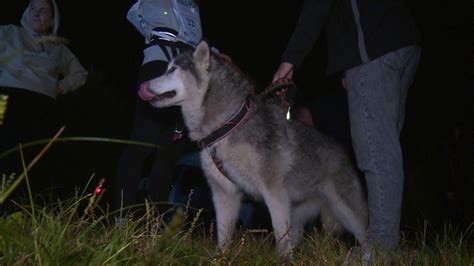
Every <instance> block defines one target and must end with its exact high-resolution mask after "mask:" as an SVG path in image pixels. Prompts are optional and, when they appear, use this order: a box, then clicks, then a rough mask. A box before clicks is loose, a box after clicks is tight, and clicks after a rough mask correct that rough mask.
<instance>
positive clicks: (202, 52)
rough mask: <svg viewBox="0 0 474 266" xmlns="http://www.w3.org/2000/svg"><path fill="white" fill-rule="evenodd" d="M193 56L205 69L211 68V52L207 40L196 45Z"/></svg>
mask: <svg viewBox="0 0 474 266" xmlns="http://www.w3.org/2000/svg"><path fill="white" fill-rule="evenodd" d="M193 56H194V60H196V62H198V63H199V64H200V65H201V66H202V67H203V68H204V69H206V70H208V69H209V66H210V56H211V52H210V50H209V45H208V44H207V42H205V41H201V42H200V43H199V44H198V46H197V47H196V50H195V51H194V54H193Z"/></svg>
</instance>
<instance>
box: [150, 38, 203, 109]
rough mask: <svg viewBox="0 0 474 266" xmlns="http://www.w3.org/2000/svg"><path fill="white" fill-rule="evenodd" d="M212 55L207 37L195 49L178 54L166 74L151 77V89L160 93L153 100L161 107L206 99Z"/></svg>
mask: <svg viewBox="0 0 474 266" xmlns="http://www.w3.org/2000/svg"><path fill="white" fill-rule="evenodd" d="M210 56H211V52H210V49H209V45H208V44H207V43H206V42H204V41H203V42H201V43H199V45H198V46H197V48H196V50H195V51H194V52H185V53H182V54H180V55H178V56H176V57H175V58H174V59H173V60H172V61H171V62H170V63H169V65H168V69H167V70H166V72H165V73H164V74H163V75H162V76H160V77H158V78H155V79H153V80H151V81H150V84H149V90H150V91H151V92H153V93H154V94H155V95H156V96H155V97H154V98H153V99H152V100H151V101H150V102H151V104H152V105H153V106H155V107H158V108H161V107H168V106H173V105H179V106H181V105H183V104H186V102H189V101H196V100H198V99H202V97H203V96H204V94H205V88H207V85H208V82H209V75H208V70H209V67H210Z"/></svg>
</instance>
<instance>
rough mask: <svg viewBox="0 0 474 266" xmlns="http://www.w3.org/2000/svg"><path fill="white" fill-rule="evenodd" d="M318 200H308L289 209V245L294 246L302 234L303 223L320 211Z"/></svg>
mask: <svg viewBox="0 0 474 266" xmlns="http://www.w3.org/2000/svg"><path fill="white" fill-rule="evenodd" d="M320 206H321V204H320V202H316V201H314V200H308V201H305V202H303V203H300V204H298V205H295V206H293V208H292V211H291V228H290V239H291V246H292V247H296V246H297V245H298V244H299V242H300V241H301V238H302V236H303V231H304V226H305V224H306V223H307V222H308V221H309V220H310V219H311V218H312V217H316V216H317V215H318V214H319V212H320Z"/></svg>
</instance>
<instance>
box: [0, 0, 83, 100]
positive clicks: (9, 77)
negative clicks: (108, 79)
mask: <svg viewBox="0 0 474 266" xmlns="http://www.w3.org/2000/svg"><path fill="white" fill-rule="evenodd" d="M52 2H53V5H54V27H53V32H52V34H51V35H49V36H40V35H38V34H37V33H35V32H34V31H33V30H32V28H31V26H30V25H31V24H30V22H29V19H28V18H29V15H28V13H29V12H30V6H28V7H27V9H26V10H25V12H24V13H23V16H22V19H21V25H22V26H23V27H19V26H16V25H6V26H0V86H5V87H13V88H19V89H25V90H30V91H34V92H37V93H41V94H44V95H47V96H49V97H51V98H54V99H55V98H56V96H57V94H58V92H57V91H56V88H57V86H58V85H61V86H62V87H63V88H64V92H63V93H66V92H69V91H73V90H75V89H78V88H79V87H81V86H82V85H84V84H85V82H86V80H87V71H86V70H85V69H84V67H82V65H81V64H80V63H79V61H78V59H77V58H76V56H74V54H73V53H72V52H71V50H69V48H67V47H66V46H65V45H64V43H63V42H61V38H58V37H56V33H57V30H58V27H59V13H58V8H57V6H56V3H55V1H54V0H53V1H52ZM60 78H62V79H60Z"/></svg>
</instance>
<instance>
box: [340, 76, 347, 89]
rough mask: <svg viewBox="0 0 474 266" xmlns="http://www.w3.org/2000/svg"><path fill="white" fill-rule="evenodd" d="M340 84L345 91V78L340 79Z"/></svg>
mask: <svg viewBox="0 0 474 266" xmlns="http://www.w3.org/2000/svg"><path fill="white" fill-rule="evenodd" d="M341 82H342V87H343V88H344V89H347V83H346V78H345V77H344V78H342V79H341Z"/></svg>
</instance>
